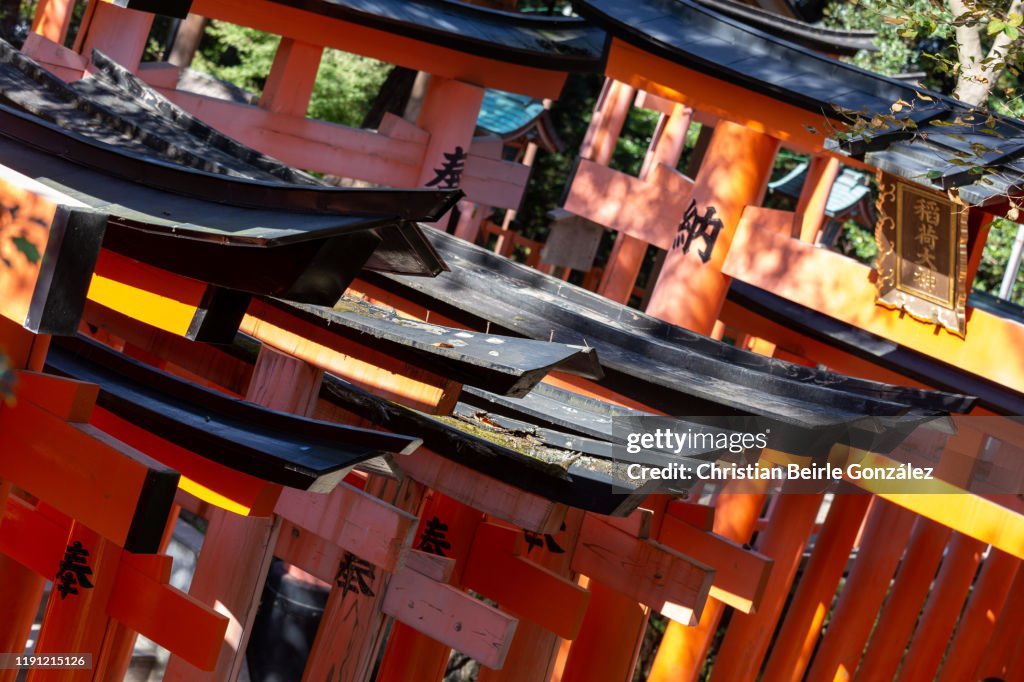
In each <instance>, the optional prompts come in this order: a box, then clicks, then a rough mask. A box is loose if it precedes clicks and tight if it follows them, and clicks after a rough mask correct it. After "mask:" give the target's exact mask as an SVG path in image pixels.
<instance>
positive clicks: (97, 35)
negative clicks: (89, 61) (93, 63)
mask: <svg viewBox="0 0 1024 682" xmlns="http://www.w3.org/2000/svg"><path fill="white" fill-rule="evenodd" d="M90 8H91V9H92V12H91V13H90V12H88V11H87V12H86V15H85V18H84V20H83V25H82V26H81V28H79V29H78V38H77V39H76V42H77V43H78V44H79V45H80V46H81V50H80V52H81V53H82V54H83V55H85V56H87V57H88V56H89V55H91V54H92V51H93V48H95V49H98V50H101V51H103V52H104V53H106V55H107V56H108V57H110V58H111V59H113V60H114V61H115V62H117V63H118V64H120V65H121V66H123V67H125V68H126V69H128V70H129V71H135V70H137V69H138V68H139V63H140V62H141V61H142V53H143V51H145V49H146V39H147V38H148V37H149V29H150V27H151V26H152V25H153V15H152V14H151V13H149V12H140V11H138V10H133V9H124V8H122V7H118V6H117V5H113V4H111V3H109V2H95V6H94V7H93V6H91V7H90Z"/></svg>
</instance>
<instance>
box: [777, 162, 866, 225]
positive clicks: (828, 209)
mask: <svg viewBox="0 0 1024 682" xmlns="http://www.w3.org/2000/svg"><path fill="white" fill-rule="evenodd" d="M807 167H808V164H807V163H802V164H800V165H799V166H797V167H796V168H794V169H793V170H791V171H790V172H789V173H787V174H786V175H785V176H783V177H781V178H779V179H778V180H776V181H775V182H770V183H768V188H769V189H770V190H771V191H772V192H778V193H779V194H783V195H785V196H790V197H799V196H800V191H801V189H803V186H804V181H805V180H806V179H807ZM870 192H871V188H870V187H868V175H867V174H866V173H863V172H861V171H858V170H855V169H853V168H843V169H842V170H840V171H839V175H838V176H837V177H836V181H835V184H833V185H832V191H831V192H829V195H828V202H827V203H826V204H825V213H826V215H829V216H834V215H839V214H841V213H844V212H846V211H848V210H850V209H851V208H853V207H854V206H856V205H857V202H859V201H860V200H861V199H863V198H864V197H865V196H867V195H868V193H870Z"/></svg>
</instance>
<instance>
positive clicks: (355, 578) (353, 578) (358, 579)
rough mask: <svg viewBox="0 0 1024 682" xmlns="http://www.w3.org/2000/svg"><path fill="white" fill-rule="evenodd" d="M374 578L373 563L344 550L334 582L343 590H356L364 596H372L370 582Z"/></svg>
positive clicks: (375, 576)
mask: <svg viewBox="0 0 1024 682" xmlns="http://www.w3.org/2000/svg"><path fill="white" fill-rule="evenodd" d="M376 578H377V575H376V571H375V570H374V567H373V564H371V563H370V562H369V561H367V560H366V559H360V558H359V557H357V556H356V555H355V554H353V553H352V552H345V556H344V557H343V558H342V560H341V563H340V564H339V565H338V574H337V575H336V576H334V582H335V584H336V585H337V586H338V587H340V588H343V589H344V590H345V592H356V593H358V594H362V595H363V596H366V597H372V596H374V594H373V588H372V587H370V582H371V581H373V580H376Z"/></svg>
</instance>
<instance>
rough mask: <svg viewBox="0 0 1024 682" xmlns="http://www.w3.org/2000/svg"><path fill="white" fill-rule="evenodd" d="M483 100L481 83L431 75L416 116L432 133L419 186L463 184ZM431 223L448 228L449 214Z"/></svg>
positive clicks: (421, 167) (455, 185) (425, 128)
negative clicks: (479, 84) (463, 176)
mask: <svg viewBox="0 0 1024 682" xmlns="http://www.w3.org/2000/svg"><path fill="white" fill-rule="evenodd" d="M483 101H484V89H483V88H481V87H480V86H478V85H471V84H469V83H463V82H462V81H457V80H453V79H451V78H442V77H441V76H431V77H430V82H429V83H428V84H427V91H426V93H425V94H424V96H423V106H422V108H421V109H420V115H419V117H418V118H417V119H416V125H417V126H419V127H420V128H422V129H423V130H425V131H427V132H428V133H430V139H429V140H428V141H427V148H426V150H425V151H424V153H423V164H422V165H421V166H420V175H419V179H418V183H417V184H418V185H419V186H421V187H423V186H425V187H434V188H437V189H453V188H456V187H459V186H460V184H461V182H462V171H463V170H465V166H466V159H467V157H468V155H469V148H470V145H471V144H472V142H473V133H474V132H475V131H476V119H477V117H479V115H480V105H481V104H483ZM431 224H432V225H433V226H434V227H437V228H440V229H445V228H446V227H447V225H448V217H447V216H445V217H443V218H441V219H440V220H438V221H437V222H436V223H431Z"/></svg>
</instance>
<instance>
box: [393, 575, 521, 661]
mask: <svg viewBox="0 0 1024 682" xmlns="http://www.w3.org/2000/svg"><path fill="white" fill-rule="evenodd" d="M381 610H382V611H383V612H384V613H386V614H387V615H389V616H391V617H392V618H394V619H395V620H397V621H399V622H401V623H405V624H406V625H408V626H409V627H411V628H413V629H415V630H416V631H418V632H420V633H422V634H424V635H427V636H428V637H430V638H431V639H434V640H436V641H438V642H440V643H442V644H444V645H445V646H448V647H451V648H452V649H455V650H456V651H459V652H461V653H463V654H465V655H467V656H469V657H470V658H472V659H474V660H476V661H479V663H480V664H481V665H484V666H487V667H488V668H501V666H502V665H503V664H504V662H505V656H506V655H507V654H508V650H509V647H510V646H511V645H512V637H513V636H514V635H515V631H516V626H517V625H518V623H519V621H518V620H517V619H516V618H513V617H512V616H510V615H508V614H506V613H503V612H501V611H499V610H498V609H496V608H493V607H491V606H488V605H487V604H485V603H484V602H482V601H479V600H477V599H474V598H473V597H471V596H470V595H468V594H466V593H465V592H463V591H462V590H460V589H458V588H456V587H452V586H451V585H446V584H444V583H441V582H438V581H436V580H432V579H431V578H430V577H428V576H426V575H424V574H422V573H419V572H418V571H415V570H413V569H412V568H409V567H405V568H402V569H400V570H399V571H398V572H397V573H395V574H394V575H393V576H392V577H391V581H390V582H389V583H388V587H387V592H386V594H385V595H384V601H383V603H382V605H381Z"/></svg>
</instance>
